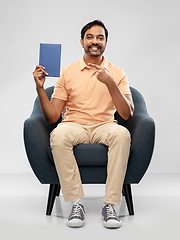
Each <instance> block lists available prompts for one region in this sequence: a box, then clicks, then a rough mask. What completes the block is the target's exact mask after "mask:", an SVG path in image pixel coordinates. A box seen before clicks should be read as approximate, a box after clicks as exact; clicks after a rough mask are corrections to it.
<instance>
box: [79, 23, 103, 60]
mask: <svg viewBox="0 0 180 240" xmlns="http://www.w3.org/2000/svg"><path fill="white" fill-rule="evenodd" d="M81 44H82V47H83V48H84V51H85V54H87V55H88V56H90V57H99V56H101V55H102V54H103V52H104V50H105V48H106V44H107V41H106V37H105V30H104V28H103V27H101V26H92V27H91V28H90V29H88V30H87V31H86V32H85V35H84V39H83V40H82V39H81Z"/></svg>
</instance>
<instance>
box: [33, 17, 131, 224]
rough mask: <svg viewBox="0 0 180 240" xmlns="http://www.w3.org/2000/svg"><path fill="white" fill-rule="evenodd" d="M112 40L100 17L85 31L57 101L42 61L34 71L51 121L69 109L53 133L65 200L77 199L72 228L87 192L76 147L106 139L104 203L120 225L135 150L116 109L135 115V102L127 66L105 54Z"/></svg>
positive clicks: (106, 218) (109, 220) (106, 214)
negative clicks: (116, 117) (118, 211)
mask: <svg viewBox="0 0 180 240" xmlns="http://www.w3.org/2000/svg"><path fill="white" fill-rule="evenodd" d="M107 39H108V30H107V29H106V27H105V26H104V24H103V23H102V22H101V21H99V20H95V21H93V22H90V23H88V24H87V25H85V26H84V27H83V29H82V30H81V40H80V41H81V45H82V48H83V49H84V56H83V57H82V59H81V60H80V61H78V62H76V63H73V64H71V65H70V66H67V67H64V68H62V70H61V74H60V77H59V78H58V79H57V81H56V84H55V89H54V93H53V94H52V97H51V100H50V101H49V100H48V97H47V95H46V93H45V90H44V88H43V85H44V82H45V77H44V76H43V74H45V75H48V73H47V72H46V71H45V68H44V67H43V66H37V67H36V69H35V71H34V73H33V75H34V79H35V83H36V89H37V93H38V96H39V100H40V104H41V108H42V111H43V113H44V115H45V117H46V119H47V121H48V122H49V123H54V122H56V121H57V120H58V119H59V117H60V115H61V113H62V111H63V109H64V108H65V109H66V113H65V115H64V120H63V121H62V123H60V124H59V125H58V126H57V127H56V128H55V129H54V130H53V131H52V133H51V136H50V144H51V148H52V153H53V157H54V161H55V166H56V169H57V173H58V176H59V180H60V184H61V189H62V193H63V196H64V200H65V201H69V202H72V210H71V213H70V216H69V218H68V220H67V225H68V226H69V227H82V226H83V225H84V223H85V216H84V215H85V210H84V206H83V202H82V197H83V196H84V193H83V188H82V183H81V178H80V174H79V169H78V166H77V163H76V160H75V157H74V155H73V146H75V145H77V144H81V143H101V144H105V145H107V146H108V147H109V150H108V166H107V180H106V195H105V198H104V204H103V207H102V218H103V224H104V226H105V227H107V228H119V227H120V226H121V221H120V219H119V218H118V216H117V214H116V210H115V205H118V204H119V203H120V197H121V192H122V186H123V181H124V177H125V173H126V167H127V162H128V157H129V150H130V141H131V140H130V134H129V132H128V130H127V129H126V128H124V127H123V126H120V125H118V124H117V123H116V122H115V120H114V113H115V111H116V110H117V111H118V113H119V114H120V115H121V116H122V117H123V118H124V119H129V118H131V117H132V115H133V110H134V105H133V101H132V97H131V92H130V90H129V84H128V80H127V76H126V74H125V73H124V71H123V70H122V69H121V68H119V67H116V66H114V65H113V64H110V63H108V62H107V60H106V59H105V57H104V56H103V52H104V50H105V48H106V44H107Z"/></svg>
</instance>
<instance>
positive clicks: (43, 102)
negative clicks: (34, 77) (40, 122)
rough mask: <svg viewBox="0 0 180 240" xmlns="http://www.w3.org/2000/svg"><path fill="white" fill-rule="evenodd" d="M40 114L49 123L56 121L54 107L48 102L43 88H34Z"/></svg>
mask: <svg viewBox="0 0 180 240" xmlns="http://www.w3.org/2000/svg"><path fill="white" fill-rule="evenodd" d="M36 90H37V93H38V97H39V102H40V106H41V109H42V112H43V114H44V116H45V118H46V120H47V121H48V122H49V123H54V122H56V121H57V119H58V116H57V112H56V109H55V107H54V105H53V104H52V103H51V102H50V101H49V99H48V96H47V94H46V92H45V90H44V88H43V87H36Z"/></svg>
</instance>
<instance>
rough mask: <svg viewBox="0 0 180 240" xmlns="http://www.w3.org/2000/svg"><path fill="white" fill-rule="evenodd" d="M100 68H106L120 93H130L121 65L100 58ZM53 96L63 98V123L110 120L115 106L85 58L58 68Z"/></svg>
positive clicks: (104, 86) (106, 89) (112, 118)
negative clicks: (58, 74)
mask: <svg viewBox="0 0 180 240" xmlns="http://www.w3.org/2000/svg"><path fill="white" fill-rule="evenodd" d="M101 67H103V68H106V69H107V70H108V71H109V73H110V74H111V76H112V77H113V79H114V80H115V81H116V83H117V84H118V86H119V88H120V90H121V92H122V93H123V94H131V92H130V89H129V83H128V79H127V76H126V74H125V72H124V71H123V69H122V68H120V67H117V66H115V65H113V64H111V63H109V62H108V61H107V60H106V59H105V58H103V61H102V64H101ZM52 98H58V99H61V100H64V101H66V106H65V108H66V113H65V115H64V120H63V122H77V123H101V122H113V121H114V113H115V111H116V108H115V106H114V103H113V101H112V97H111V95H110V93H109V91H108V88H107V87H106V85H105V84H104V83H101V82H100V81H99V80H98V79H97V78H96V73H95V71H94V70H93V69H91V67H89V66H87V65H86V63H85V61H84V58H83V57H82V58H81V60H80V61H78V62H76V63H73V64H71V65H69V66H67V67H63V68H62V69H61V74H60V77H59V78H57V80H56V84H55V88H54V92H53V94H52Z"/></svg>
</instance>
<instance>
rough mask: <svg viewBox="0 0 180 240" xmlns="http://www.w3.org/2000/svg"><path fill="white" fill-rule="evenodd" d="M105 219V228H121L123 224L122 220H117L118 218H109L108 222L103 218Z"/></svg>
mask: <svg viewBox="0 0 180 240" xmlns="http://www.w3.org/2000/svg"><path fill="white" fill-rule="evenodd" d="M102 220H103V225H104V227H105V228H120V227H121V226H122V223H121V221H120V222H119V221H117V220H113V219H112V220H108V221H107V222H105V221H104V219H103V218H102Z"/></svg>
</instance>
